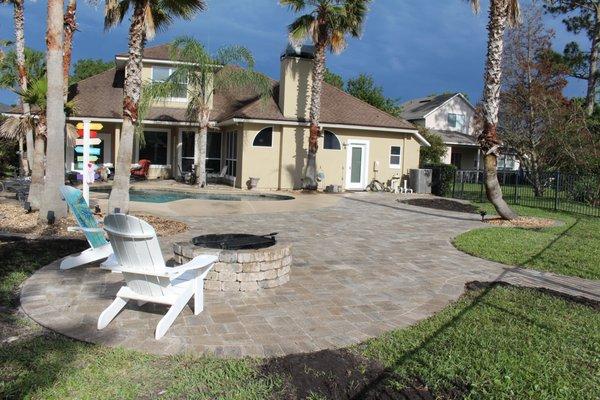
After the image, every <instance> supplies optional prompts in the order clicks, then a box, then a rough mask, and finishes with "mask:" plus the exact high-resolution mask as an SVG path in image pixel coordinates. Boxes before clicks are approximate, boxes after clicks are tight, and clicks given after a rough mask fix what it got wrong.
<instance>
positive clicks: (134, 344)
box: [21, 193, 600, 357]
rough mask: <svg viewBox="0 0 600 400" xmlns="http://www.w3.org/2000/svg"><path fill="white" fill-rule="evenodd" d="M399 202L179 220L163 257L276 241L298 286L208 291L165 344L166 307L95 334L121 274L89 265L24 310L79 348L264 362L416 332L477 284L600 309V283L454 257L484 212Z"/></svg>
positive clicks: (42, 290) (370, 199)
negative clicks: (226, 241)
mask: <svg viewBox="0 0 600 400" xmlns="http://www.w3.org/2000/svg"><path fill="white" fill-rule="evenodd" d="M396 198H397V196H393V195H390V194H373V193H358V194H352V195H349V196H345V197H343V198H341V199H340V201H339V202H337V203H335V204H334V205H331V206H328V207H324V208H318V209H313V210H306V209H302V210H300V211H298V212H278V213H259V214H229V215H219V216H212V217H201V218H200V217H198V218H196V217H185V218H182V220H184V221H185V222H186V223H188V224H189V225H190V226H191V229H190V230H189V231H188V232H186V233H184V234H181V235H178V236H176V237H171V238H161V244H162V246H163V250H164V253H165V255H166V256H167V258H169V257H171V256H172V243H174V242H176V241H182V240H189V239H190V238H191V237H193V236H196V235H199V234H206V233H226V232H247V233H256V234H266V233H269V232H279V238H280V239H285V240H288V241H290V242H292V244H293V256H294V261H293V266H292V272H291V278H290V282H289V283H287V284H286V285H283V286H281V287H278V288H274V289H268V290H263V291H262V292H257V293H231V292H211V291H206V292H205V311H204V312H203V313H202V314H201V315H199V316H194V315H193V313H192V312H191V310H190V309H189V308H186V309H185V310H184V311H183V312H182V314H181V315H180V316H179V317H178V318H177V320H176V321H175V323H174V324H173V326H172V327H171V328H170V330H169V331H168V332H167V334H166V335H165V337H164V338H163V339H162V340H161V341H160V342H156V341H155V340H154V339H153V336H154V335H153V332H154V328H155V327H156V324H157V323H158V321H159V319H160V318H161V317H162V315H163V314H164V312H165V309H164V308H163V307H160V306H155V305H144V306H142V307H138V306H137V305H136V304H135V303H132V304H129V305H128V306H127V308H126V309H125V310H124V311H123V312H122V313H121V314H120V315H118V316H117V317H116V318H115V320H114V321H113V322H112V323H111V324H110V325H109V326H108V327H107V328H106V329H104V330H102V331H98V330H97V329H96V322H97V318H98V315H99V314H100V312H101V311H102V310H103V309H104V308H105V307H106V306H108V304H109V303H110V302H111V301H112V300H113V299H114V295H115V293H116V292H117V290H118V289H119V288H120V287H121V285H122V277H121V276H120V274H114V273H109V272H106V271H101V270H99V269H98V268H94V267H93V266H90V267H86V268H77V269H73V270H68V271H59V270H58V263H57V262H54V263H52V264H50V265H48V266H46V267H44V268H42V269H41V270H39V271H38V272H36V273H35V274H34V275H33V276H32V277H31V278H29V279H28V280H27V282H26V283H25V285H24V287H23V289H22V294H21V305H22V308H23V310H24V311H25V312H26V313H27V314H28V315H29V316H30V317H31V318H33V319H34V320H36V321H37V322H39V323H40V324H42V325H44V326H46V327H48V328H50V329H53V330H55V331H58V332H60V333H63V334H65V335H67V336H70V337H73V338H76V339H80V340H85V341H90V342H94V343H101V344H104V345H110V346H123V347H127V348H131V349H137V350H141V351H145V352H151V353H158V354H165V353H168V354H173V353H196V354H200V353H202V354H212V355H217V356H231V357H239V356H246V355H248V356H259V357H263V356H275V355H284V354H289V353H297V352H307V351H314V350H319V349H324V348H337V347H343V346H348V345H351V344H355V343H358V342H361V341H363V340H366V339H368V338H370V337H374V336H377V335H380V334H381V333H383V332H385V331H388V330H391V329H396V328H402V327H405V326H408V325H410V324H414V323H415V322H416V321H419V320H421V319H424V318H426V317H428V316H430V315H432V314H434V313H435V312H437V311H439V310H441V309H442V308H444V307H445V306H446V305H447V304H448V303H450V302H451V301H453V300H456V299H457V298H458V297H459V296H460V295H461V294H462V293H463V292H464V290H465V286H464V285H465V283H466V282H469V281H474V280H478V281H494V280H502V281H505V282H509V283H513V284H518V285H523V286H532V287H545V288H549V289H552V290H556V291H560V292H563V293H567V294H570V295H575V296H582V297H587V298H591V299H595V300H600V281H586V280H584V279H580V278H574V277H562V276H558V275H554V274H551V273H544V272H538V271H533V270H525V269H519V268H509V267H507V266H505V265H501V264H497V263H494V262H491V261H486V260H482V259H478V258H475V257H472V256H469V255H466V254H464V253H462V252H460V251H458V250H456V249H455V248H454V247H453V246H452V244H451V243H450V241H451V239H452V238H453V237H454V236H456V235H458V234H460V233H462V232H464V231H467V230H469V229H473V228H477V227H481V226H482V224H481V222H479V218H480V217H479V216H478V215H475V214H462V213H455V212H447V211H438V210H431V209H425V208H418V207H413V206H408V205H405V204H401V203H398V202H396ZM314 200H315V201H318V200H319V197H317V196H315V199H314Z"/></svg>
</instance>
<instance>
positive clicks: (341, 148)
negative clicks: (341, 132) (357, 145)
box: [323, 129, 344, 151]
mask: <svg viewBox="0 0 600 400" xmlns="http://www.w3.org/2000/svg"><path fill="white" fill-rule="evenodd" d="M325 131H327V132H331V134H332V135H333V136H335V138H336V139H337V141H338V143H339V144H340V148H339V149H326V148H325ZM343 148H344V145H343V144H342V141H341V140H340V137H339V136H338V135H337V134H336V133H335V132H334V131H332V130H331V129H323V150H327V151H342V150H343Z"/></svg>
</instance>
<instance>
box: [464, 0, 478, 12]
mask: <svg viewBox="0 0 600 400" xmlns="http://www.w3.org/2000/svg"><path fill="white" fill-rule="evenodd" d="M467 1H468V2H469V3H471V8H472V9H473V12H474V13H475V14H478V13H479V10H480V9H481V3H480V2H479V0H467Z"/></svg>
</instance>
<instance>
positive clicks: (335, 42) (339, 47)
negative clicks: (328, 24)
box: [329, 30, 347, 54]
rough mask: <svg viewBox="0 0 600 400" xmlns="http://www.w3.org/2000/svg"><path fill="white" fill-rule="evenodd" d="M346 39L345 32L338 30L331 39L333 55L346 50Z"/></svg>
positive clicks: (330, 46) (330, 44) (330, 45)
mask: <svg viewBox="0 0 600 400" xmlns="http://www.w3.org/2000/svg"><path fill="white" fill-rule="evenodd" d="M346 45H347V43H346V37H345V35H344V32H342V31H339V30H336V31H333V32H332V34H331V38H330V39H329V48H330V50H331V52H332V53H336V54H339V53H341V52H342V51H344V49H345V48H346Z"/></svg>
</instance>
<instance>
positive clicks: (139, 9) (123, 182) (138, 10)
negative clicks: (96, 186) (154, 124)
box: [109, 0, 147, 213]
mask: <svg viewBox="0 0 600 400" xmlns="http://www.w3.org/2000/svg"><path fill="white" fill-rule="evenodd" d="M146 5H147V0H146V1H140V2H136V4H135V9H134V11H133V16H132V17H131V26H130V27H129V59H128V60H127V65H126V66H125V84H124V88H123V92H124V96H123V127H122V129H121V141H120V144H119V154H118V155H117V162H116V168H115V180H114V183H113V187H112V190H111V192H110V198H109V211H110V212H114V210H115V208H118V209H119V211H120V212H122V213H127V212H128V211H129V177H130V170H131V159H132V158H133V139H134V133H135V123H136V122H137V118H138V105H139V102H140V93H141V90H142V53H143V51H144V45H145V41H146V38H145V35H144V17H145V9H146Z"/></svg>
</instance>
